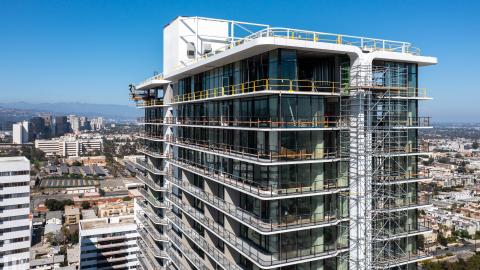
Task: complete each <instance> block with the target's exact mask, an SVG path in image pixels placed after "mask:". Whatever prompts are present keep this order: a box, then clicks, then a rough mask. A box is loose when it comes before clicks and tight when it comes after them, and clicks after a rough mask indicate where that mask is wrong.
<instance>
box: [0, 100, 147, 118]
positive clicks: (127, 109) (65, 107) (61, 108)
mask: <svg viewBox="0 0 480 270" xmlns="http://www.w3.org/2000/svg"><path fill="white" fill-rule="evenodd" d="M0 107H2V108H6V109H18V110H30V111H33V112H39V113H40V112H42V113H51V114H55V115H69V114H76V115H82V116H87V117H95V116H103V117H105V118H109V119H116V120H133V119H135V118H136V117H138V116H140V114H141V110H139V109H137V108H135V107H134V106H127V105H114V104H90V103H81V102H56V103H29V102H9V103H0Z"/></svg>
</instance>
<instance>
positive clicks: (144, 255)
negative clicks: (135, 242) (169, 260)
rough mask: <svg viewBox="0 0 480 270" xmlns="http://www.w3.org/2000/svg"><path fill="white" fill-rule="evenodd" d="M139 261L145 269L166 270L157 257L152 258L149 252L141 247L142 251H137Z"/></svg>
mask: <svg viewBox="0 0 480 270" xmlns="http://www.w3.org/2000/svg"><path fill="white" fill-rule="evenodd" d="M137 256H138V262H139V263H140V266H141V267H142V269H143V270H151V269H158V270H165V267H163V266H161V265H160V264H159V263H158V261H157V259H155V258H151V257H150V255H149V254H148V252H147V251H146V250H144V249H142V248H140V252H139V253H137Z"/></svg>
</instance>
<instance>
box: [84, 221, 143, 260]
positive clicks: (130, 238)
mask: <svg viewBox="0 0 480 270" xmlns="http://www.w3.org/2000/svg"><path fill="white" fill-rule="evenodd" d="M79 227H80V228H79V234H80V241H79V242H80V269H137V266H138V260H137V253H138V251H139V247H138V245H137V238H138V237H139V234H138V232H137V231H136V228H137V226H136V225H135V222H134V218H133V216H118V217H107V218H94V219H84V220H81V221H80V226H79Z"/></svg>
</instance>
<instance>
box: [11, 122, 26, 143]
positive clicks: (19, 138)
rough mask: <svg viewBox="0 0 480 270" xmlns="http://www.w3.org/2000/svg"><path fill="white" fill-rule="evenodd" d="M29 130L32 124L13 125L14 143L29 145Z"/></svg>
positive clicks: (20, 123) (19, 123)
mask: <svg viewBox="0 0 480 270" xmlns="http://www.w3.org/2000/svg"><path fill="white" fill-rule="evenodd" d="M29 129H30V122H28V121H23V122H18V123H16V124H13V128H12V137H13V140H12V142H13V143H14V144H24V143H28V140H29Z"/></svg>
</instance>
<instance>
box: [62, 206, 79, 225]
mask: <svg viewBox="0 0 480 270" xmlns="http://www.w3.org/2000/svg"><path fill="white" fill-rule="evenodd" d="M79 221H80V208H78V207H75V206H72V205H66V206H65V225H73V224H78V222H79Z"/></svg>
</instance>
